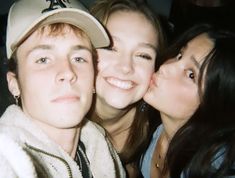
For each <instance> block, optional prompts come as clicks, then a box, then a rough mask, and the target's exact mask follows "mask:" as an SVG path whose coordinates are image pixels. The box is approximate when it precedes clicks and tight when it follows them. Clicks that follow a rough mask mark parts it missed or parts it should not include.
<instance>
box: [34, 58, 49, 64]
mask: <svg viewBox="0 0 235 178" xmlns="http://www.w3.org/2000/svg"><path fill="white" fill-rule="evenodd" d="M48 62H49V60H48V58H47V57H41V58H39V59H37V60H36V63H37V64H43V63H48Z"/></svg>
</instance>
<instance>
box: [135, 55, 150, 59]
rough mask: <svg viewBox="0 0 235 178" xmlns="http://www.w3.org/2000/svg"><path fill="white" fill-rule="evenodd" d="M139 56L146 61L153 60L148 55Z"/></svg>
mask: <svg viewBox="0 0 235 178" xmlns="http://www.w3.org/2000/svg"><path fill="white" fill-rule="evenodd" d="M138 56H139V57H141V58H143V59H146V60H151V59H152V57H151V56H150V55H148V54H139V55H138Z"/></svg>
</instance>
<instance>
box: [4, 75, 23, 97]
mask: <svg viewBox="0 0 235 178" xmlns="http://www.w3.org/2000/svg"><path fill="white" fill-rule="evenodd" d="M7 83H8V89H9V91H10V92H11V94H12V95H13V96H20V88H19V83H18V79H17V78H16V74H15V73H13V72H7Z"/></svg>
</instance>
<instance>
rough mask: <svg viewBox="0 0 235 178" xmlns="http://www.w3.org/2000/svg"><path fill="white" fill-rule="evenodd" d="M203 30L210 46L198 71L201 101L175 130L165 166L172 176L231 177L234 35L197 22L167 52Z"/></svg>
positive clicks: (234, 167)
mask: <svg viewBox="0 0 235 178" xmlns="http://www.w3.org/2000/svg"><path fill="white" fill-rule="evenodd" d="M203 33H206V34H207V35H208V38H209V39H211V40H212V41H213V42H214V47H213V49H212V50H211V51H210V53H209V54H208V55H207V56H206V58H205V61H204V63H203V65H202V67H201V70H200V77H199V94H200V96H201V104H200V105H199V107H198V109H197V110H196V112H195V113H194V114H193V116H192V117H191V118H190V119H189V120H188V122H187V123H186V124H184V125H183V126H182V127H181V128H180V129H179V130H178V131H177V132H176V134H175V135H174V137H173V138H172V140H171V142H170V145H169V148H168V151H167V156H166V165H167V168H168V170H169V171H170V177H172V178H178V177H180V175H181V174H182V173H183V174H185V176H186V177H190V178H208V177H210V178H222V177H226V176H229V175H230V176H231V175H233V176H235V35H234V34H232V33H231V32H228V31H224V30H219V29H216V28H214V27H212V26H210V25H197V26H196V27H193V28H191V29H190V30H188V31H187V32H186V33H184V35H182V38H181V39H180V40H179V41H178V42H177V43H176V45H174V47H173V48H171V49H172V50H170V52H169V55H170V56H171V55H173V56H174V55H175V54H176V52H177V50H179V49H180V48H181V47H182V46H184V45H185V44H186V43H187V42H188V41H190V40H191V39H193V38H194V37H196V36H198V35H199V34H203ZM203 76H204V77H205V78H204V82H203V83H202V78H203ZM202 86H204V87H202ZM202 88H203V89H202ZM218 158H219V159H218ZM215 162H217V163H215Z"/></svg>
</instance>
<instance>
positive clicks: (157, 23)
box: [91, 0, 165, 164]
mask: <svg viewBox="0 0 235 178" xmlns="http://www.w3.org/2000/svg"><path fill="white" fill-rule="evenodd" d="M117 11H126V12H137V13H140V14H143V15H144V16H145V17H146V19H147V20H148V21H149V22H150V23H151V24H152V25H153V27H154V28H155V30H156V33H157V34H158V35H157V36H158V47H157V50H158V51H157V55H158V56H160V54H161V52H162V51H163V49H164V46H165V34H164V33H163V30H162V26H161V19H159V17H158V16H157V15H156V14H155V13H154V12H153V11H152V10H151V9H150V7H149V6H148V5H147V4H146V2H145V1H144V0H98V1H96V2H95V4H94V6H93V7H91V13H92V14H93V15H94V16H95V17H96V18H97V19H98V20H99V21H100V22H101V23H102V24H103V25H104V26H105V25H106V24H107V21H108V18H109V17H110V15H111V14H112V13H115V12H117ZM140 28H144V27H140ZM146 105H147V104H146V103H144V102H143V101H142V100H141V101H139V102H137V103H135V104H133V106H131V107H136V108H137V111H136V113H135V118H134V121H133V123H132V125H131V129H130V134H129V136H128V139H127V142H126V144H125V146H124V148H123V151H122V152H121V153H120V154H119V155H120V157H121V160H122V162H123V163H124V164H128V163H133V162H134V163H138V159H139V158H140V156H141V154H142V153H143V152H144V150H145V149H146V148H147V146H148V143H149V141H150V137H151V133H152V132H153V131H154V129H155V126H156V125H157V121H156V120H154V119H152V121H150V118H149V117H148V112H147V110H148V107H146ZM91 112H95V111H94V105H93V107H92V110H91ZM92 120H95V118H92ZM150 123H151V124H150ZM159 123H160V120H159Z"/></svg>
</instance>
